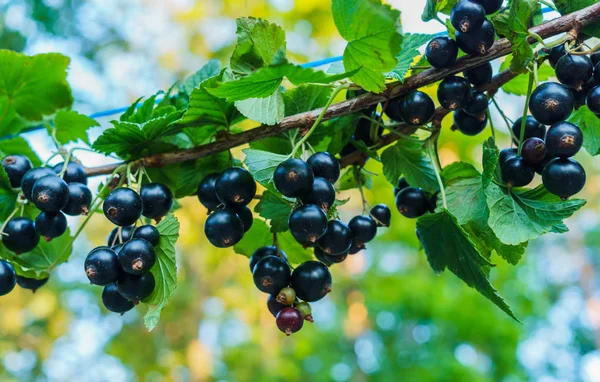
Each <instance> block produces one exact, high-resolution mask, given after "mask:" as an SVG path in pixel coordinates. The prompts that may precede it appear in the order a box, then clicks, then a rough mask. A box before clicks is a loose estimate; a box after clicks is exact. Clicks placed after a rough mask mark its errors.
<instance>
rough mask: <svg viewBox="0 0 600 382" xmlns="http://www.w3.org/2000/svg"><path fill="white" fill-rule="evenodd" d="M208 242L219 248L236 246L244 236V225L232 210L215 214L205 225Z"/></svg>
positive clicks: (224, 210)
mask: <svg viewBox="0 0 600 382" xmlns="http://www.w3.org/2000/svg"><path fill="white" fill-rule="evenodd" d="M204 233H205V234H206V237H207V238H208V241H210V243H211V244H212V245H214V246H215V247H217V248H227V247H232V246H234V245H236V244H237V243H238V242H239V241H240V240H242V237H243V236H244V223H242V219H240V217H239V216H238V215H237V214H236V213H235V212H233V210H231V209H223V210H219V211H215V212H213V213H212V214H211V215H210V216H209V217H208V219H206V222H205V223H204Z"/></svg>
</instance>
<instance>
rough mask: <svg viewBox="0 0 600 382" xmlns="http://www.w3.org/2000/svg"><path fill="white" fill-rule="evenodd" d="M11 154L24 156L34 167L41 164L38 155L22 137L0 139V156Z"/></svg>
mask: <svg viewBox="0 0 600 382" xmlns="http://www.w3.org/2000/svg"><path fill="white" fill-rule="evenodd" d="M13 154H20V155H24V156H26V157H27V158H29V160H30V161H31V164H33V166H34V167H40V166H41V165H42V161H41V160H40V158H39V157H38V155H37V154H36V153H35V151H33V149H32V148H31V146H30V145H29V143H28V142H27V141H26V140H25V138H23V137H14V138H11V139H3V140H0V156H1V157H2V158H4V157H5V156H7V155H13Z"/></svg>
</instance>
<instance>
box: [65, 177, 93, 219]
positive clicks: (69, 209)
mask: <svg viewBox="0 0 600 382" xmlns="http://www.w3.org/2000/svg"><path fill="white" fill-rule="evenodd" d="M91 204H92V192H91V191H90V189H89V188H88V186H86V185H85V184H82V183H69V202H68V203H67V206H66V207H65V208H63V209H62V211H63V212H64V213H65V214H67V215H70V216H78V215H87V214H88V213H89V212H90V205H91Z"/></svg>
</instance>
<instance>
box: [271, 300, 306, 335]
mask: <svg viewBox="0 0 600 382" xmlns="http://www.w3.org/2000/svg"><path fill="white" fill-rule="evenodd" d="M275 322H276V323H277V328H279V330H281V331H282V332H283V333H285V335H286V336H289V335H291V334H293V333H296V332H297V331H299V330H300V329H302V326H303V325H304V318H303V317H302V314H300V312H299V311H298V309H296V308H292V307H287V308H283V309H281V311H280V312H279V313H277V318H276V319H275Z"/></svg>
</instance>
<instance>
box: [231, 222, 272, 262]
mask: <svg viewBox="0 0 600 382" xmlns="http://www.w3.org/2000/svg"><path fill="white" fill-rule="evenodd" d="M272 244H273V234H272V233H271V232H270V231H269V227H268V226H267V223H265V221H264V220H261V219H254V222H253V223H252V227H251V228H250V230H248V232H246V233H245V234H244V238H243V239H242V240H241V241H240V242H239V243H237V244H236V245H234V246H233V250H234V251H235V253H237V254H240V255H243V256H246V257H248V258H249V257H250V256H252V254H253V253H254V251H256V249H257V248H260V247H264V246H267V245H272Z"/></svg>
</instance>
